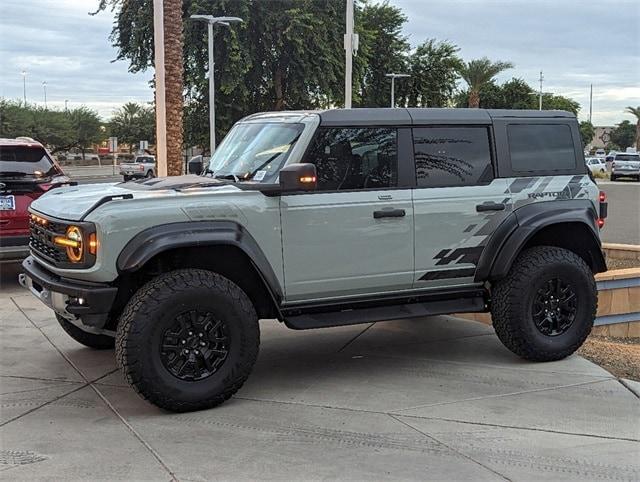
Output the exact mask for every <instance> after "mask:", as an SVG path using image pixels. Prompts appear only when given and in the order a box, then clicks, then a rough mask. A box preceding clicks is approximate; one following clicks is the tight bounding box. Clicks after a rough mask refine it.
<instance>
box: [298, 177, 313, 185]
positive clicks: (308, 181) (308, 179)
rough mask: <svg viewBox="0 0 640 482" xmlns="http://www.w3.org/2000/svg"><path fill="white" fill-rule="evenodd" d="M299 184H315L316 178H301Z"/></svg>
mask: <svg viewBox="0 0 640 482" xmlns="http://www.w3.org/2000/svg"><path fill="white" fill-rule="evenodd" d="M300 182H301V183H303V184H309V183H312V182H316V177H315V176H303V177H301V178H300Z"/></svg>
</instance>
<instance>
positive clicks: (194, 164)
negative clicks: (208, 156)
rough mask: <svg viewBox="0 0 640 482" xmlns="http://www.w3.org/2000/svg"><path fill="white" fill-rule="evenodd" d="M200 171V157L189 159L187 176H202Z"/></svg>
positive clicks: (201, 167)
mask: <svg viewBox="0 0 640 482" xmlns="http://www.w3.org/2000/svg"><path fill="white" fill-rule="evenodd" d="M202 169H203V165H202V157H200V156H198V157H194V158H193V159H190V160H189V162H188V163H187V170H188V171H189V174H202Z"/></svg>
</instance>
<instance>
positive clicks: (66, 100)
mask: <svg viewBox="0 0 640 482" xmlns="http://www.w3.org/2000/svg"><path fill="white" fill-rule="evenodd" d="M68 104H69V99H65V100H64V110H65V112H66V111H68V110H69V109H68V107H67V105H68Z"/></svg>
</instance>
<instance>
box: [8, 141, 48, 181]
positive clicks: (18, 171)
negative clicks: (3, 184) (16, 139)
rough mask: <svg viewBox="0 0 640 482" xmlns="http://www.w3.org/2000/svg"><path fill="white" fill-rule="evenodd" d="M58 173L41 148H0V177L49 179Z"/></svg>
mask: <svg viewBox="0 0 640 482" xmlns="http://www.w3.org/2000/svg"><path fill="white" fill-rule="evenodd" d="M56 174H59V173H58V170H57V169H56V166H55V165H54V164H53V162H52V161H51V159H50V158H49V156H48V155H47V152H46V151H45V150H44V149H43V148H42V147H28V146H0V177H1V178H5V179H6V178H16V177H18V178H19V177H50V176H55V175H56Z"/></svg>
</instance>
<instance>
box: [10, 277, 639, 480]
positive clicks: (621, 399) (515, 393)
mask: <svg viewBox="0 0 640 482" xmlns="http://www.w3.org/2000/svg"><path fill="white" fill-rule="evenodd" d="M1 269H2V270H3V273H2V277H1V281H2V284H1V285H0V292H1V293H0V318H1V322H0V424H1V426H0V445H1V446H0V470H1V471H0V478H2V479H5V480H10V479H11V480H17V479H20V480H22V479H30V480H33V479H50V480H66V479H85V480H87V479H90V480H96V479H111V480H114V479H129V480H131V479H136V480H137V479H147V480H149V479H153V480H211V479H233V480H256V479H287V480H311V479H314V480H315V479H326V478H332V479H336V478H340V479H359V480H364V479H368V480H380V479H409V480H418V479H420V480H427V479H428V480H533V479H535V480H540V479H547V480H601V479H606V480H611V479H613V480H638V479H640V400H639V399H638V396H637V395H635V394H634V393H632V392H631V391H630V390H629V389H627V388H626V387H625V386H624V385H622V384H621V383H620V382H619V381H618V380H616V379H615V378H614V377H612V376H611V375H610V374H609V373H608V372H606V371H604V370H603V369H601V368H599V367H598V366H596V365H593V364H592V363H590V362H588V361H586V360H584V359H582V358H580V357H578V356H573V357H570V358H569V359H567V360H564V361H560V362H553V363H545V364H534V363H528V362H525V361H522V360H520V359H518V358H517V357H515V356H514V355H512V354H511V353H510V352H509V351H507V350H506V349H505V348H503V347H502V345H501V344H500V342H499V341H498V340H497V338H496V337H495V334H494V333H493V330H492V329H491V327H488V326H485V325H482V324H477V323H474V322H469V321H463V320H459V319H455V318H452V317H446V316H439V317H431V318H427V319H424V320H417V321H416V320H412V321H410V320H401V321H394V322H387V323H376V324H371V325H360V326H354V327H342V328H332V329H326V330H313V331H306V332H297V331H291V330H287V329H286V328H284V327H282V326H281V325H280V324H278V323H276V322H274V321H271V320H265V321H263V322H261V328H262V343H261V351H260V356H259V359H258V362H257V365H256V367H255V370H254V372H253V374H252V376H251V377H250V379H249V381H248V382H247V384H246V385H245V386H244V387H243V388H242V389H241V390H240V392H239V393H238V394H237V396H235V397H234V398H232V399H231V400H229V401H228V402H227V403H225V404H224V405H222V406H221V407H219V408H216V409H213V410H208V411H202V412H197V413H188V414H170V413H166V412H163V411H161V410H159V409H157V408H155V407H153V406H151V405H149V404H147V403H146V402H144V401H142V400H141V399H140V398H139V397H138V396H137V395H136V394H135V393H134V392H133V390H131V389H130V388H129V387H128V386H127V385H126V384H125V382H124V381H123V380H122V377H121V376H120V373H119V372H118V371H116V369H115V365H114V361H113V352H112V351H102V352H99V351H93V350H90V349H88V348H84V347H82V346H81V345H78V344H77V343H75V342H74V341H73V340H72V339H70V338H69V337H68V336H67V335H66V334H65V333H64V332H63V331H62V329H61V328H60V327H59V326H58V325H57V322H56V321H55V319H54V318H53V316H51V313H50V312H49V311H48V310H47V309H46V308H45V307H44V306H43V305H41V304H40V303H39V302H38V301H37V300H35V299H34V298H33V297H31V296H30V295H29V294H27V293H26V292H23V291H22V290H21V289H20V288H19V287H18V286H17V285H16V284H15V282H13V278H14V275H15V274H16V273H17V268H16V267H15V266H9V267H7V266H5V267H2V268H1Z"/></svg>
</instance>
